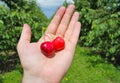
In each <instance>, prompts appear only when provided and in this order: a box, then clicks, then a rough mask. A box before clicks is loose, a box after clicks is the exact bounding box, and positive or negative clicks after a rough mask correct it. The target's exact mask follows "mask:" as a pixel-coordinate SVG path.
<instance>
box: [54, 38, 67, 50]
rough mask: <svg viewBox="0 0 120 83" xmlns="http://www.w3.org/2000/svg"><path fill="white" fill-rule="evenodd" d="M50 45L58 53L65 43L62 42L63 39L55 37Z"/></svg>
mask: <svg viewBox="0 0 120 83" xmlns="http://www.w3.org/2000/svg"><path fill="white" fill-rule="evenodd" d="M52 43H53V45H54V47H55V50H56V51H59V50H62V49H64V48H65V41H64V39H63V38H61V37H56V38H55V39H54V40H53V42H52Z"/></svg>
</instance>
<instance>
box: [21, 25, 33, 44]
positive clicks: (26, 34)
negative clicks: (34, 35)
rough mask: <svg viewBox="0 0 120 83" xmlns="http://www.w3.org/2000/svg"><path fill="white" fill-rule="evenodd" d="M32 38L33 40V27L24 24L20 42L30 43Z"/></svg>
mask: <svg viewBox="0 0 120 83" xmlns="http://www.w3.org/2000/svg"><path fill="white" fill-rule="evenodd" d="M30 40H31V29H30V27H29V25H27V24H24V25H23V30H22V33H21V37H20V41H19V42H22V43H30Z"/></svg>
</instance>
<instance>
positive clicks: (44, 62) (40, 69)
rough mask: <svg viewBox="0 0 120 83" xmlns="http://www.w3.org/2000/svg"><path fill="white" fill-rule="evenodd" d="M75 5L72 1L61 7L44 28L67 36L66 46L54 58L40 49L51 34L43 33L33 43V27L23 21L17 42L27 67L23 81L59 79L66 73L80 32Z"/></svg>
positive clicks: (35, 82) (56, 82) (51, 82)
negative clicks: (66, 6)
mask: <svg viewBox="0 0 120 83" xmlns="http://www.w3.org/2000/svg"><path fill="white" fill-rule="evenodd" d="M74 8H75V7H74V5H69V6H68V8H67V9H66V8H65V7H60V8H59V9H58V11H57V12H56V14H55V16H54V18H53V19H52V21H51V23H50V24H49V26H48V28H47V30H46V31H45V34H52V35H54V36H61V37H63V39H64V40H65V48H64V49H63V50H61V51H59V52H56V53H55V56H54V57H52V58H48V57H46V56H45V55H44V54H43V53H42V52H41V51H40V44H41V43H42V42H44V41H51V40H50V39H49V37H48V36H46V35H44V36H43V37H41V38H40V39H39V41H38V42H33V43H31V42H30V40H31V29H30V27H29V26H28V25H27V24H24V26H23V31H22V34H21V37H20V40H19V43H18V46H17V50H18V53H19V57H20V61H21V64H22V66H23V70H24V77H23V82H25V83H26V82H29V83H40V81H41V82H43V83H59V82H60V80H61V79H62V78H63V76H64V75H65V74H66V72H67V71H68V69H69V67H70V65H71V62H72V59H73V56H74V51H75V47H76V43H77V40H78V37H79V32H80V23H79V22H78V18H79V14H78V12H74V13H73V11H74ZM32 78H34V79H35V80H33V79H32ZM26 79H27V80H26ZM29 80H30V81H29Z"/></svg>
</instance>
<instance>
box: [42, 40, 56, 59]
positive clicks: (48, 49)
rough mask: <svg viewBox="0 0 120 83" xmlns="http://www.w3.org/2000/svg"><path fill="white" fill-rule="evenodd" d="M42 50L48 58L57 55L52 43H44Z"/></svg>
mask: <svg viewBox="0 0 120 83" xmlns="http://www.w3.org/2000/svg"><path fill="white" fill-rule="evenodd" d="M40 48H41V51H42V52H43V54H45V56H47V57H51V56H53V55H54V54H55V48H54V45H53V44H52V42H50V41H46V42H43V43H42V44H41V47H40Z"/></svg>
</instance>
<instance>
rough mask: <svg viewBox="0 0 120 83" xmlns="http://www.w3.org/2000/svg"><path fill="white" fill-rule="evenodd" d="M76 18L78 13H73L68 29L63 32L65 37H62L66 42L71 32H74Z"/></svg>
mask: <svg viewBox="0 0 120 83" xmlns="http://www.w3.org/2000/svg"><path fill="white" fill-rule="evenodd" d="M78 18H79V13H78V12H75V13H74V14H73V16H72V19H71V22H70V24H69V27H68V29H67V30H66V32H65V35H64V38H65V39H66V40H68V39H69V37H70V36H71V34H72V33H73V30H74V28H75V27H74V26H75V23H76V22H77V21H78Z"/></svg>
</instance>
